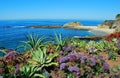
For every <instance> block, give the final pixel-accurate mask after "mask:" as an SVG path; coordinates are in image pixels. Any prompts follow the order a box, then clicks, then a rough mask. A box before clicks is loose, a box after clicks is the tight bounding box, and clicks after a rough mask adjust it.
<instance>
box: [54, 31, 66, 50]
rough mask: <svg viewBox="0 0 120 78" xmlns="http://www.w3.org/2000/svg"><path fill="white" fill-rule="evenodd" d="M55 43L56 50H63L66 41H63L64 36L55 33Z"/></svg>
mask: <svg viewBox="0 0 120 78" xmlns="http://www.w3.org/2000/svg"><path fill="white" fill-rule="evenodd" d="M54 41H55V43H56V44H57V47H56V50H58V49H62V46H63V45H64V44H65V40H62V34H61V33H60V34H59V35H57V34H56V33H55V40H54Z"/></svg>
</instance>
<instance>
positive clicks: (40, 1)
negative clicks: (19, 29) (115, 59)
mask: <svg viewBox="0 0 120 78" xmlns="http://www.w3.org/2000/svg"><path fill="white" fill-rule="evenodd" d="M118 13H120V0H0V20H12V19H83V20H86V19H87V20H109V19H110V20H111V19H115V16H116V15H117V14H118Z"/></svg>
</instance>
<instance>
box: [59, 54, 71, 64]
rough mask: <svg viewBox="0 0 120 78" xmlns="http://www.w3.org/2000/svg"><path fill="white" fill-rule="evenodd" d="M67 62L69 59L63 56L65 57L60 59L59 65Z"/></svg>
mask: <svg viewBox="0 0 120 78" xmlns="http://www.w3.org/2000/svg"><path fill="white" fill-rule="evenodd" d="M68 60H69V57H68V56H65V57H63V58H61V59H60V61H59V62H60V63H64V62H66V61H68Z"/></svg>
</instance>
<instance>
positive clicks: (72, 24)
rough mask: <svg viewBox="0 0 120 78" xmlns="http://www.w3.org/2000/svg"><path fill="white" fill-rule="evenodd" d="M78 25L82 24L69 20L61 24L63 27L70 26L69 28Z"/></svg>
mask: <svg viewBox="0 0 120 78" xmlns="http://www.w3.org/2000/svg"><path fill="white" fill-rule="evenodd" d="M79 26H82V24H81V23H79V22H69V23H66V24H64V25H63V27H70V28H74V27H79Z"/></svg>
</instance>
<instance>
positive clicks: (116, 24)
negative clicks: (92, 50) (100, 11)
mask: <svg viewBox="0 0 120 78" xmlns="http://www.w3.org/2000/svg"><path fill="white" fill-rule="evenodd" d="M108 27H109V28H112V29H115V30H116V31H120V14H117V15H116V19H115V20H105V21H104V23H103V24H100V25H98V28H108Z"/></svg>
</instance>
